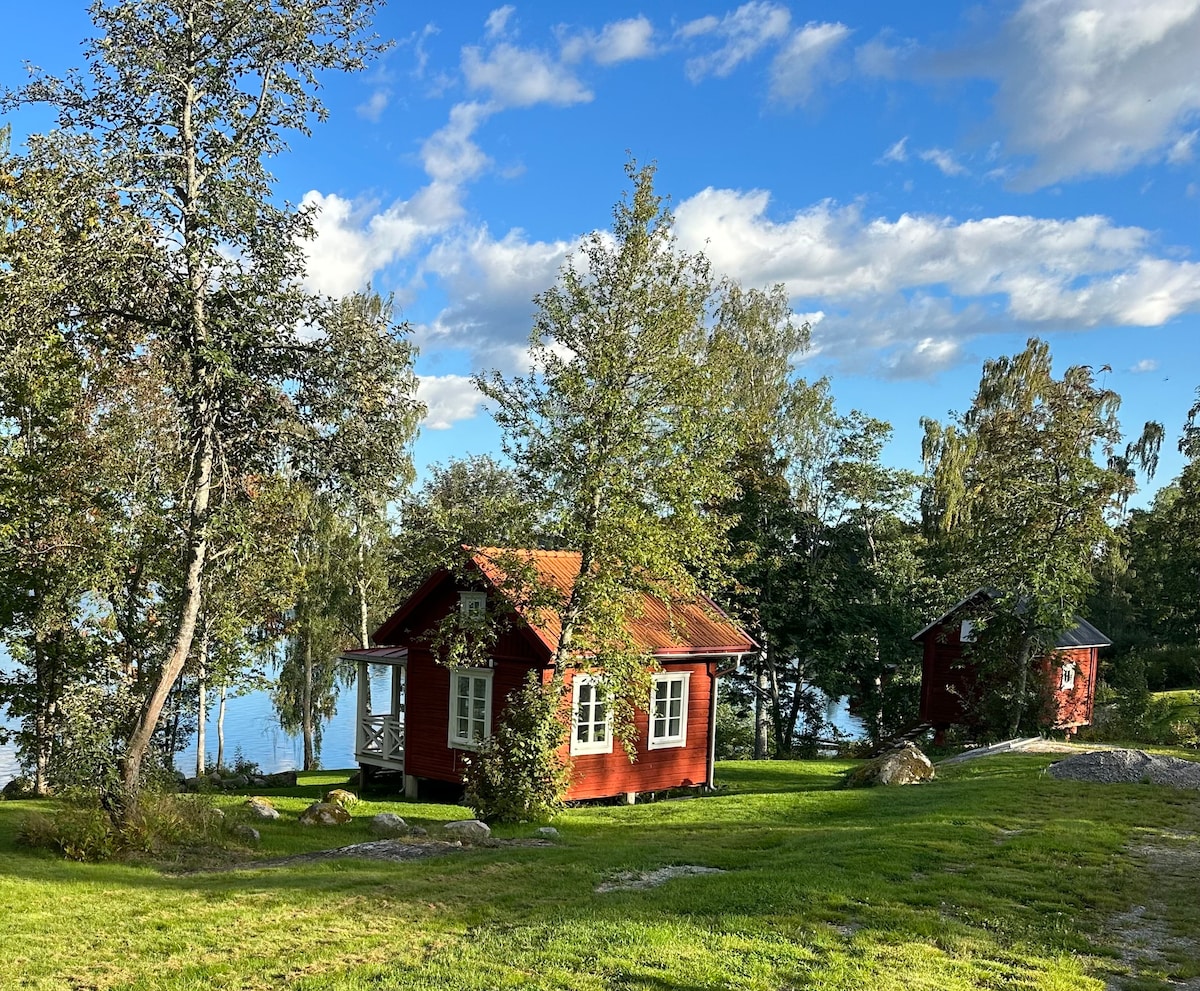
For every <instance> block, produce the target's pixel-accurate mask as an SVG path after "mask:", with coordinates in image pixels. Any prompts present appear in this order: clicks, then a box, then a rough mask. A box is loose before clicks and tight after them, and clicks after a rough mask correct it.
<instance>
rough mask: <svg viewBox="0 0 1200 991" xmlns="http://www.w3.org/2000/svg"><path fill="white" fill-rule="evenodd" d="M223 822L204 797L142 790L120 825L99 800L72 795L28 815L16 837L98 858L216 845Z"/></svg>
mask: <svg viewBox="0 0 1200 991" xmlns="http://www.w3.org/2000/svg"><path fill="white" fill-rule="evenodd" d="M223 826H224V814H223V813H222V812H221V810H220V809H218V808H217V807H216V806H215V805H213V803H212V801H211V800H210V799H208V798H206V797H204V796H198V795H165V794H161V793H158V792H145V793H143V795H142V796H141V799H140V800H139V802H138V806H137V810H136V811H135V812H134V813H133V814H132V815H130V816H129V817H128V818H127V820H126V821H125V822H124V823H122V825H121V828H120V829H118V828H117V827H116V826H115V825H114V823H113V820H112V817H111V816H110V815H109V814H108V812H106V811H105V810H104V809H103V808H102V807H101V806H100V804H99V803H98V802H96V801H95V800H89V799H83V798H76V799H74V800H72V801H70V802H69V803H68V804H66V805H64V806H63V807H62V808H60V809H58V810H57V811H55V812H51V813H48V814H46V813H41V812H35V813H33V814H31V815H29V816H27V817H26V818H25V820H24V822H22V823H21V825H20V827H19V829H18V832H17V840H18V842H20V843H23V844H25V845H26V846H31V847H37V848H41V849H46V850H55V851H57V852H59V853H61V854H62V855H63V856H65V857H67V858H69V859H71V860H82V861H96V860H108V859H110V858H112V857H115V856H118V855H120V854H123V853H129V852H142V853H151V852H154V853H159V852H162V851H164V850H168V849H172V848H177V847H184V846H187V847H198V846H215V845H219V844H220V842H221V834H222V831H223Z"/></svg>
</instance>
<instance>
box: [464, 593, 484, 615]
mask: <svg viewBox="0 0 1200 991" xmlns="http://www.w3.org/2000/svg"><path fill="white" fill-rule="evenodd" d="M486 608H487V592H459V593H458V611H459V612H460V613H462V615H463V618H464V619H478V618H480V617H481V616H483V611H484V610H485V609H486Z"/></svg>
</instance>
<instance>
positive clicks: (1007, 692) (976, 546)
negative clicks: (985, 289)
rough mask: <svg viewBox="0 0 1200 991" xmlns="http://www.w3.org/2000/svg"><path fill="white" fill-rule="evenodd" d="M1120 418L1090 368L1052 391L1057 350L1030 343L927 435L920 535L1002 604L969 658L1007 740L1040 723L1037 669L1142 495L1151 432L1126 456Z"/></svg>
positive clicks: (964, 587) (964, 578)
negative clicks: (1130, 503)
mask: <svg viewBox="0 0 1200 991" xmlns="http://www.w3.org/2000/svg"><path fill="white" fill-rule="evenodd" d="M1119 407H1120V397H1119V396H1118V395H1117V394H1116V393H1115V392H1113V391H1112V390H1110V389H1105V388H1102V387H1100V386H1098V385H1097V384H1096V381H1095V377H1094V374H1093V371H1092V369H1091V368H1090V367H1088V366H1075V367H1072V368H1068V369H1067V370H1066V371H1065V372H1064V373H1063V375H1062V377H1061V378H1055V377H1054V375H1053V374H1052V368H1051V358H1050V349H1049V347H1048V346H1047V345H1046V344H1045V342H1043V341H1039V340H1037V339H1036V338H1032V339H1030V341H1029V343H1028V345H1027V347H1026V348H1025V350H1024V351H1022V352H1021V353H1020V354H1018V355H1014V356H1012V357H1003V358H998V359H995V360H991V361H987V362H985V364H984V368H983V375H982V377H981V379H980V383H979V389H978V391H977V392H976V395H975V398H974V400H973V402H972V404H971V407H970V409H969V410H968V411H967V412H966V413H964V414H962V415H960V416H958V417H956V418H955V419H954V421H953V422H951V423H949V424H947V425H943V424H941V423H938V422H936V421H934V420H929V419H926V420H923V421H922V422H923V424H924V426H925V440H924V444H923V448H922V454H923V457H924V460H925V467H926V473H927V483H926V487H925V490H924V493H923V497H922V499H923V509H924V513H925V522H926V525H927V527H928V528H929V532H930V533H931V534H933V535H934V536H935V538H936V539H937V540H938V541H939V543H940V545H941V546H940V547H939V550H938V556H939V558H940V560H941V562H942V565H943V566H944V567H945V568H946V569H947V570H948V571H949V572H950V573H951V574H952V575H953V585H954V586H955V588H954V590H953V591H955V592H957V593H958V594H959V595H962V594H965V593H966V592H968V591H970V590H972V589H974V588H979V587H990V588H993V589H996V590H998V591H997V594H996V595H994V596H992V597H991V599H990V600H989V601H988V602H987V604H986V606H987V608H986V616H981V617H980V618H981V619H983V618H986V619H987V624H986V629H981V632H980V636H979V639H978V642H977V643H976V645H975V646H974V647H973V649H972V654H973V657H974V659H975V660H976V662H977V663H980V664H981V665H982V666H983V667H984V668H985V669H986V670H985V674H984V679H983V683H984V684H985V685H987V686H988V687H989V689H992V688H994V689H995V692H994V694H993V696H992V702H1001V703H1003V706H1002V708H1003V709H1004V711H1005V712H1006V715H1005V716H1004V717H1002V719H1001V722H1000V723H999V724H997V725H999V726H1001V727H1003V728H1002V729H1001V732H1004V733H1006V734H1007V735H1015V733H1016V732H1017V730H1018V728H1019V726H1020V725H1021V724H1022V722H1023V721H1027V720H1029V719H1031V718H1032V719H1036V718H1037V714H1036V709H1037V706H1038V701H1039V700H1038V699H1037V698H1036V695H1037V692H1036V691H1035V690H1034V688H1033V687H1032V686H1031V685H1030V682H1031V680H1032V679H1030V678H1029V668H1030V662H1031V660H1032V659H1033V658H1035V657H1037V656H1038V655H1039V654H1041V653H1042V652H1043V651H1044V650H1045V649H1046V648H1047V646H1048V645H1050V644H1052V643H1053V641H1054V638H1055V637H1056V635H1057V634H1058V633H1060V632H1061V631H1062V630H1064V629H1066V628H1068V627H1069V626H1071V625H1072V624H1073V622H1074V615H1075V614H1076V612H1078V611H1079V609H1080V608H1081V606H1082V604H1083V601H1084V599H1085V597H1086V595H1087V593H1088V591H1089V590H1090V589H1091V588H1092V587H1093V586H1094V584H1095V581H1096V566H1097V562H1098V560H1099V555H1101V554H1102V553H1104V552H1105V551H1107V550H1108V549H1109V548H1111V547H1112V546H1113V543H1114V542H1113V538H1112V529H1111V525H1112V523H1114V522H1115V520H1116V517H1117V514H1118V513H1119V511H1120V510H1121V509H1122V508H1123V506H1124V503H1125V500H1126V499H1127V498H1128V496H1129V495H1130V493H1132V492H1133V490H1134V487H1135V486H1134V477H1133V472H1132V470H1131V467H1132V465H1133V464H1134V463H1138V464H1142V465H1144V466H1147V465H1149V464H1150V463H1151V462H1152V461H1153V459H1154V457H1155V456H1156V454H1157V441H1156V440H1155V437H1154V436H1152V434H1153V432H1149V433H1147V434H1144V435H1143V438H1142V441H1141V442H1139V443H1138V444H1134V445H1131V446H1130V448H1128V449H1127V450H1126V451H1125V452H1121V451H1120V450H1119V445H1120V442H1121V427H1120V422H1119V420H1118V418H1117V411H1118V409H1119ZM952 594H953V592H952ZM995 708H996V707H995V706H994V705H992V706H989V709H990V710H991V711H993V712H994V711H995ZM995 718H996V717H995V716H994V715H993V719H995Z"/></svg>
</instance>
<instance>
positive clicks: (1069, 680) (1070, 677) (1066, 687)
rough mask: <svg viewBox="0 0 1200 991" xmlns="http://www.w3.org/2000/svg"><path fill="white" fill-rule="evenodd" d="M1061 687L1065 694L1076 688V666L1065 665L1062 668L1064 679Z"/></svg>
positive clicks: (1060, 684) (1060, 681)
mask: <svg viewBox="0 0 1200 991" xmlns="http://www.w3.org/2000/svg"><path fill="white" fill-rule="evenodd" d="M1058 685H1059V687H1060V688H1061V689H1062V690H1063V691H1064V692H1069V691H1071V690H1072V689H1073V688H1074V687H1075V665H1074V664H1064V665H1063V666H1062V677H1061V679H1060V680H1059V683H1058Z"/></svg>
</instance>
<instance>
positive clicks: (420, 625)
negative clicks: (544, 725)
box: [387, 579, 716, 800]
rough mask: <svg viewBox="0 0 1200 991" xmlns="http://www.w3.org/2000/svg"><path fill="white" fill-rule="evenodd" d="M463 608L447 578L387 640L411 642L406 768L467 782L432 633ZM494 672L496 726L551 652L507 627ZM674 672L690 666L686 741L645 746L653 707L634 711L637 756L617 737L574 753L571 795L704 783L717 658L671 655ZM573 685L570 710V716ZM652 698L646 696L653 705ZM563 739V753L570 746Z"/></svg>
mask: <svg viewBox="0 0 1200 991" xmlns="http://www.w3.org/2000/svg"><path fill="white" fill-rule="evenodd" d="M457 608H458V592H457V590H456V589H455V587H454V583H453V582H452V581H451V580H449V579H447V580H446V581H444V582H442V583H440V584H439V585H438V586H437V587H436V588H434V589H432V590H431V591H430V593H429V595H428V596H427V597H426V599H425V600H424V601H423V602H422V603H421V604H420V605H419V606H418V607H417V608H415V609H414V610H413V612H412V613H411V614H410V615H409V617H408V618H407V620H406V622H405V624H404V629H403V630H400V631H397V632H396V633H394V634H393V635H392V636H390V637H389V638H388V639H389V640H391V641H393V643H389V644H387V646H406V647H408V681H407V688H406V691H407V696H406V704H405V755H404V763H405V773H406V774H410V775H413V776H415V777H418V778H428V779H432V780H435V781H448V782H454V783H461V781H462V775H463V770H464V766H463V757H464V756H469V755H470V751H464V750H459V749H456V748H451V747H450V746H449V743H448V739H447V737H448V728H449V726H448V724H449V713H450V672H449V670H448V669H447V668H446V667H444V666H443V665H441V664H439V663H437V662H436V661H435V660H434V657H433V654H432V652H431V650H430V646H429V642H428V636H429V633H430V631H432V630H434V629H435V627H436V625H437V623H438V622H439V621H440V620H442V619H443V618H444V617H445V616H447V615H448V614H449V613H450V612H451V611H452V610H454V609H457ZM490 655H491V657H492V658H493V660H494V674H493V676H492V678H493V680H492V714H491V715H492V726H493V727H494V726H496V725H498V723H499V721H500V719H501V717H502V714H503V711H504V706H505V702H506V700H507V698H508V696H509V695H510V694H511V693H512V692H514V691H516V690H517V689H518V688H520V687H521V685H522V683H523V682H524V680H525V678H526V676H527V675H528V673H529V672H530V671H538V672H539V676H540V677H541V678H542V679H543V680H547V679H549V678H550V676H551V673H550V669H549V667H548V663H549V657H548V655H547V654H546V652H545V649H544V648H543V647H541V645H540V644H539V643H538V642H537V641H536V639H535V638H534V637H533V636H532V635H531V634H529V633H528V631H525V630H522V629H519V628H514V629H512V630H508V631H506V632H504V633H502V634H501V635H500V636H499V637H498V639H497V642H496V644H495V646H494V648H493V649H492V650H491V651H490ZM666 669H667V670H669V671H672V672H676V671H690V672H691V678H690V679H689V684H688V709H687V742H686V745H685V746H683V747H669V748H662V749H656V750H648V749H647V748H646V742H645V741H646V739H647V737H648V729H649V714H648V712H646V711H639V712H638V713H637V714H636V717H635V725H636V729H637V736H638V747H637V760H636V761H634V762H633V763H630V760H629V758H628V757H627V756H626V754H625V751H624V748H622V747H621V746H620V744H619V743H617V742H615V741H614V745H613V751H614V752H613V753H611V754H580V755H578V756H576V757H574V758H573V761H574V771H573V775H572V782H571V786H570V788H569V790H568V792H567V795H566V797H567V799H568V800H579V799H588V798H603V797H607V796H612V795H621V794H624V793H626V792H647V791H662V790H665V789H668V788H677V787H686V786H692V785H702V784H704V783H705V781H706V780H707V776H708V747H709V704H710V700H711V697H712V686H713V683H714V681H715V676H716V666H715V663H713V662H694V663H686V662H677V661H667V662H666ZM570 698H571V695H570V692H569V691H568V693H567V696H566V699H567V700H566V703H565V706H566V708H565V709H564V717H565V718H568V719H569V716H570V713H569V707H570ZM649 701H650V700H649V698H647V700H646V703H647V705H648V704H649ZM568 746H569V745H568V744H564V753H566V752H567V750H568Z"/></svg>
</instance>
